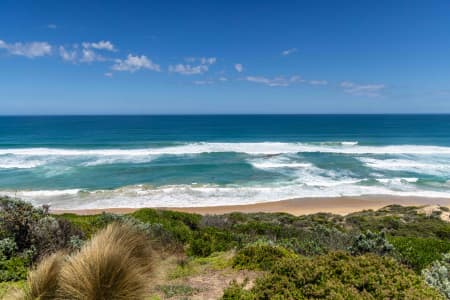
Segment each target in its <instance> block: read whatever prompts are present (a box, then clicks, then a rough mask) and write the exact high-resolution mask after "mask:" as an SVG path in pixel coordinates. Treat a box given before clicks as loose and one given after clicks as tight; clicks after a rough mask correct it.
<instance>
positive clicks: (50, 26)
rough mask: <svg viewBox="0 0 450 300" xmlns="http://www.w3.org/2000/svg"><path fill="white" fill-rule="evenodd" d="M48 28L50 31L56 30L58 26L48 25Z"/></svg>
mask: <svg viewBox="0 0 450 300" xmlns="http://www.w3.org/2000/svg"><path fill="white" fill-rule="evenodd" d="M47 28H48V29H56V28H57V26H56V25H55V24H48V25H47Z"/></svg>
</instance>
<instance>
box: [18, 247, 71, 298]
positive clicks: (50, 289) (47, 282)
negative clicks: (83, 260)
mask: <svg viewBox="0 0 450 300" xmlns="http://www.w3.org/2000/svg"><path fill="white" fill-rule="evenodd" d="M63 262H64V254H63V253H62V252H56V253H54V254H52V255H50V256H47V257H46V258H44V259H43V260H42V261H41V262H40V263H39V264H38V265H37V267H36V268H35V269H34V270H33V271H31V272H30V273H29V274H28V280H27V289H26V291H25V295H26V296H25V297H24V298H25V299H39V300H47V299H48V300H50V299H55V297H56V291H57V290H58V277H59V272H60V271H61V267H62V265H63Z"/></svg>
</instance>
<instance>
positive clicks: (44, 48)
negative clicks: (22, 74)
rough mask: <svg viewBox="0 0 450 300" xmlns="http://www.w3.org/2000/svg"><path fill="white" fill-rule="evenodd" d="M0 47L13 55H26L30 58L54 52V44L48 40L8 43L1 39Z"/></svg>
mask: <svg viewBox="0 0 450 300" xmlns="http://www.w3.org/2000/svg"><path fill="white" fill-rule="evenodd" d="M0 49H4V50H6V51H7V52H8V53H9V54H11V55H18V56H25V57H28V58H34V57H40V56H46V55H51V54H52V46H51V45H50V44H49V43H47V42H31V43H12V44H8V43H6V42H5V41H2V40H0Z"/></svg>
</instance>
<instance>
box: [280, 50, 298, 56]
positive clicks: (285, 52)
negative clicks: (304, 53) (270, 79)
mask: <svg viewBox="0 0 450 300" xmlns="http://www.w3.org/2000/svg"><path fill="white" fill-rule="evenodd" d="M297 51H298V50H297V48H291V49H287V50H284V51H282V52H281V55H283V56H288V55H291V54H293V53H295V52H297Z"/></svg>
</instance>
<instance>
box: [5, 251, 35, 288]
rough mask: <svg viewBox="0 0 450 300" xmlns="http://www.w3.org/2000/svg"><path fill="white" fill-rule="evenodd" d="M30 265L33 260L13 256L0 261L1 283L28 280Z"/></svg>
mask: <svg viewBox="0 0 450 300" xmlns="http://www.w3.org/2000/svg"><path fill="white" fill-rule="evenodd" d="M30 264H31V259H30V257H26V256H13V257H11V258H9V259H4V260H0V282H2V281H18V280H24V279H26V278H27V273H28V267H29V266H30Z"/></svg>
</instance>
